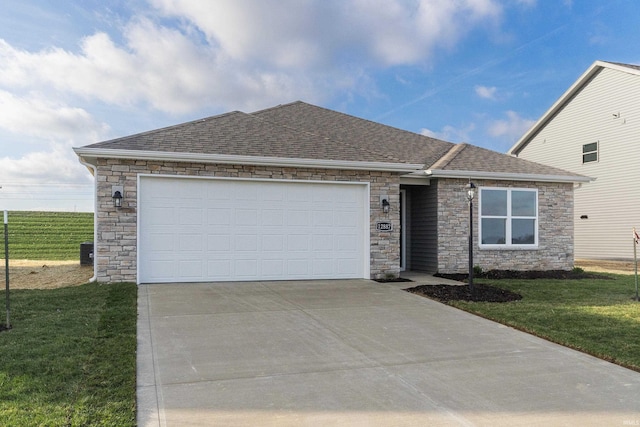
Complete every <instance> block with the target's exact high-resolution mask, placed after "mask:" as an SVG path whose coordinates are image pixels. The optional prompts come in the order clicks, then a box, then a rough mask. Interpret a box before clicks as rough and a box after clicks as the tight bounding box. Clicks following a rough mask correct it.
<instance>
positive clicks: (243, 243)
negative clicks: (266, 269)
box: [234, 234, 258, 252]
mask: <svg viewBox="0 0 640 427" xmlns="http://www.w3.org/2000/svg"><path fill="white" fill-rule="evenodd" d="M234 249H235V250H236V251H238V252H247V251H251V252H256V251H257V250H258V236H256V235H255V234H242V235H237V236H236V238H235V247H234Z"/></svg>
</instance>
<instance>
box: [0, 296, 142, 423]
mask: <svg viewBox="0 0 640 427" xmlns="http://www.w3.org/2000/svg"><path fill="white" fill-rule="evenodd" d="M136 292H137V289H136V285H135V284H126V283H125V284H112V285H99V284H95V283H92V284H86V285H81V286H75V287H67V288H59V289H51V290H22V289H18V290H12V291H11V314H12V316H11V324H12V326H13V329H11V330H9V331H3V332H0V396H2V397H1V398H0V425H3V426H7V425H15V426H38V425H41V426H65V425H77V426H80V425H82V426H91V425H100V426H132V425H135V410H136V400H135V394H136V316H137V314H136ZM2 294H3V295H1V296H0V302H1V303H2V316H1V317H0V325H1V327H0V329H2V327H4V326H5V325H4V323H5V310H4V307H5V300H4V292H2Z"/></svg>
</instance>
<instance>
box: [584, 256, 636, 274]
mask: <svg viewBox="0 0 640 427" xmlns="http://www.w3.org/2000/svg"><path fill="white" fill-rule="evenodd" d="M575 266H576V267H580V268H583V269H585V270H588V271H594V272H597V273H613V274H633V273H634V270H635V265H634V262H633V261H611V260H597V259H577V260H576V261H575Z"/></svg>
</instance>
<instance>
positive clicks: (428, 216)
mask: <svg viewBox="0 0 640 427" xmlns="http://www.w3.org/2000/svg"><path fill="white" fill-rule="evenodd" d="M406 189H407V196H408V199H409V202H410V203H408V204H407V205H408V209H409V211H408V215H407V222H408V223H409V224H410V228H409V229H408V234H410V236H411V237H410V239H407V240H408V242H407V243H408V245H407V252H408V256H409V258H408V260H407V261H408V262H407V269H408V270H415V271H427V272H435V271H437V269H438V194H437V182H436V181H435V180H432V181H431V185H428V186H415V187H411V186H407V187H406Z"/></svg>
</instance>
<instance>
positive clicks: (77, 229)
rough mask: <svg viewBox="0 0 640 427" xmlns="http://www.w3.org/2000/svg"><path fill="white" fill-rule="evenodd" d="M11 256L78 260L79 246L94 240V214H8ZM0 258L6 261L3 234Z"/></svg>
mask: <svg viewBox="0 0 640 427" xmlns="http://www.w3.org/2000/svg"><path fill="white" fill-rule="evenodd" d="M8 216H9V224H8V228H9V257H10V258H11V259H30V260H68V261H70V260H78V261H79V259H80V258H79V257H80V243H83V242H91V241H93V213H88V212H26V211H14V212H9V215H8ZM0 234H2V244H0V257H1V258H2V259H4V231H3V232H2V233H0Z"/></svg>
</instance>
